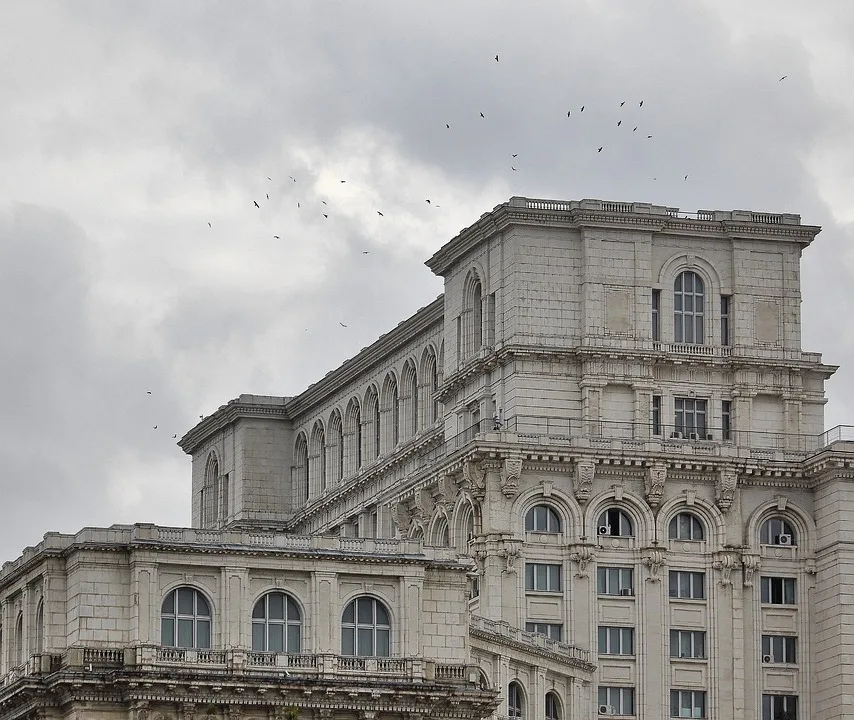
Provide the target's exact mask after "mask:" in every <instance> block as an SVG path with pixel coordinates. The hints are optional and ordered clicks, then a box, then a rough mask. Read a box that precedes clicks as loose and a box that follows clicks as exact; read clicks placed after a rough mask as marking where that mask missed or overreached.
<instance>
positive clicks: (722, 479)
mask: <svg viewBox="0 0 854 720" xmlns="http://www.w3.org/2000/svg"><path fill="white" fill-rule="evenodd" d="M737 485H738V473H737V472H736V471H735V470H734V469H732V468H721V471H720V472H719V473H718V481H717V483H716V484H715V502H716V503H717V504H718V507H719V508H720V509H721V510H723V511H724V512H726V511H727V510H729V509H730V508H731V507H732V501H733V498H735V488H736V486H737Z"/></svg>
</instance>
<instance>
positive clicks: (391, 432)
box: [381, 373, 400, 452]
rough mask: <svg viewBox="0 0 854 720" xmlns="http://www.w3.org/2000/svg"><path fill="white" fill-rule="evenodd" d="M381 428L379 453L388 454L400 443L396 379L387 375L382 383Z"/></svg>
mask: <svg viewBox="0 0 854 720" xmlns="http://www.w3.org/2000/svg"><path fill="white" fill-rule="evenodd" d="M382 409H383V413H382V417H383V428H382V437H383V442H382V443H381V452H390V451H391V450H393V449H394V448H395V447H397V444H398V442H399V441H400V403H399V397H398V391H397V378H396V377H395V376H394V374H392V373H389V374H388V375H386V377H385V381H384V382H383V391H382Z"/></svg>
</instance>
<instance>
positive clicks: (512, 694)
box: [507, 680, 525, 718]
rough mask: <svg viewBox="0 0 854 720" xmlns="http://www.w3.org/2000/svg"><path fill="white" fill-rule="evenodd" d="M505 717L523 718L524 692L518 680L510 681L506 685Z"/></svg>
mask: <svg viewBox="0 0 854 720" xmlns="http://www.w3.org/2000/svg"><path fill="white" fill-rule="evenodd" d="M507 717H509V718H524V717H525V691H524V690H523V689H522V684H521V683H520V682H519V681H518V680H511V681H510V682H509V683H508V684H507Z"/></svg>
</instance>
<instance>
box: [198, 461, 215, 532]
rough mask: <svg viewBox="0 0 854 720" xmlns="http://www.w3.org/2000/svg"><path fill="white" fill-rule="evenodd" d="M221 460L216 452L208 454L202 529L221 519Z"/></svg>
mask: <svg viewBox="0 0 854 720" xmlns="http://www.w3.org/2000/svg"><path fill="white" fill-rule="evenodd" d="M218 479H219V458H218V457H217V454H216V451H215V450H211V451H210V452H209V453H208V459H207V461H206V462H205V480H204V483H203V485H202V497H201V505H202V507H201V527H203V528H204V527H211V526H214V525H216V523H217V520H218V519H219V512H218V511H219V483H218Z"/></svg>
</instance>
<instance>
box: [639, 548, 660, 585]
mask: <svg viewBox="0 0 854 720" xmlns="http://www.w3.org/2000/svg"><path fill="white" fill-rule="evenodd" d="M641 562H642V563H643V564H644V565H646V566H647V567H648V568H649V574H650V575H649V577H648V578H647V580H648V581H649V582H658V581H659V580H661V578H660V577H658V571H659V570H661V566H662V565H664V563H665V553H664V550H662V549H661V548H659V547H648V548H644V550H643V556H642V558H641Z"/></svg>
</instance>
